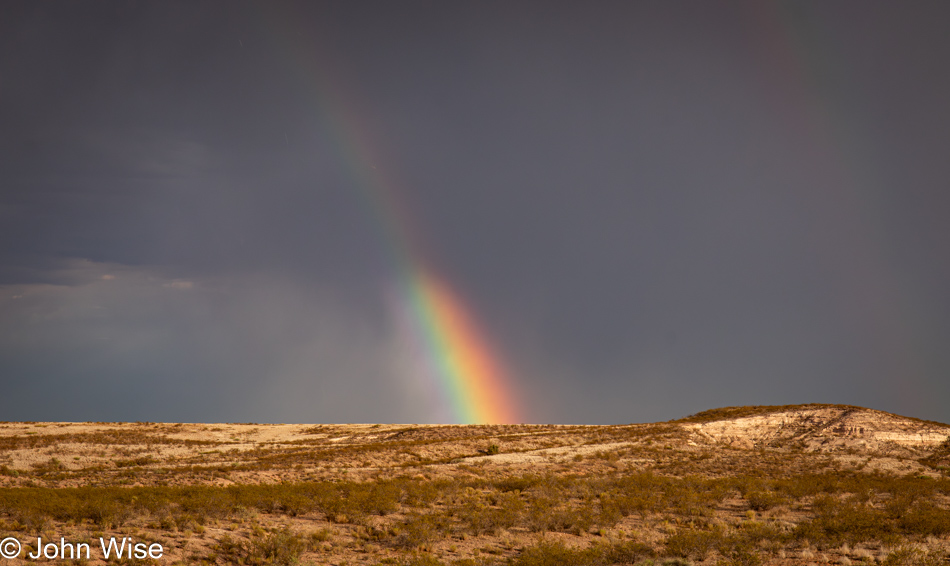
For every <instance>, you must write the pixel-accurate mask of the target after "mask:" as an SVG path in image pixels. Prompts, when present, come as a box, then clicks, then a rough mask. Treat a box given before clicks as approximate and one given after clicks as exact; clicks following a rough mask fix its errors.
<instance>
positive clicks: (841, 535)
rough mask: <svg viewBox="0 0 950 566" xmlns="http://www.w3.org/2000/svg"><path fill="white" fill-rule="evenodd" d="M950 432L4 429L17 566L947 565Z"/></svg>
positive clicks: (826, 423) (740, 410) (2, 458)
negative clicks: (149, 549)
mask: <svg viewBox="0 0 950 566" xmlns="http://www.w3.org/2000/svg"><path fill="white" fill-rule="evenodd" d="M948 439H950V426H948V425H945V424H941V423H936V422H929V421H921V420H917V419H913V418H908V417H901V416H897V415H893V414H889V413H884V412H880V411H875V410H870V409H864V408H860V407H851V406H843V405H795V406H768V407H730V408H723V409H716V410H711V411H706V412H703V413H699V414H696V415H692V416H690V417H686V418H683V419H679V420H675V421H669V422H661V423H650V424H631V425H616V426H575V425H494V426H487V425H486V426H482V425H468V426H461V425H445V426H440V425H391V424H351V425H299V424H294V425H290V424H167V423H38V422H36V423H4V424H2V425H0V447H2V453H0V464H2V466H0V474H2V475H0V484H2V487H0V513H2V520H0V530H2V534H3V537H14V538H16V539H17V540H18V541H21V542H22V544H23V554H22V555H21V557H20V558H19V559H15V560H10V561H8V563H27V562H30V560H27V559H26V558H25V557H27V556H28V555H29V554H30V553H32V554H34V555H36V553H37V550H38V549H37V548H36V547H37V546H38V545H37V539H38V538H39V539H41V540H42V541H43V542H44V543H45V542H46V541H50V540H55V541H59V540H60V538H61V537H62V538H64V539H66V540H69V541H80V542H81V541H87V542H92V541H96V540H98V539H99V538H100V537H120V538H121V537H127V538H128V539H129V540H130V541H132V540H134V541H136V542H142V543H146V544H154V543H159V544H160V545H161V546H162V548H163V553H162V556H161V557H160V558H148V557H146V558H145V559H142V560H139V559H137V558H128V557H123V558H121V559H118V560H117V559H116V558H115V557H114V556H113V557H112V558H111V559H110V560H104V559H103V557H102V556H95V555H93V556H91V557H90V559H88V560H87V559H85V558H84V557H80V558H76V559H74V560H70V559H68V556H67V559H66V560H61V559H60V560H53V561H59V562H61V563H76V564H80V563H82V564H101V563H123V564H124V563H136V564H148V563H154V564H208V565H210V564H252V565H256V564H333V565H341V566H342V565H357V564H361V565H362V564H367V565H373V564H397V565H418V566H423V565H426V566H428V565H431V566H436V565H454V566H475V565H491V564H498V565H501V564H505V565H512V566H535V565H547V564H551V565H554V564H583V565H588V564H589V565H608V564H640V565H644V566H646V565H650V564H653V565H662V564H666V565H677V564H679V565H682V564H728V565H752V564H772V565H793V564H794V565H811V564H816V565H817V564H843V565H847V564H878V563H879V564H888V565H891V564H942V563H945V562H946V556H947V550H948V549H950V539H948V535H950V510H948V509H950V479H948V478H947V470H948V469H950V468H948V466H950V440H948ZM130 544H131V543H130ZM93 554H95V553H93ZM60 558H61V557H60ZM40 560H46V559H45V558H42V557H41V558H40Z"/></svg>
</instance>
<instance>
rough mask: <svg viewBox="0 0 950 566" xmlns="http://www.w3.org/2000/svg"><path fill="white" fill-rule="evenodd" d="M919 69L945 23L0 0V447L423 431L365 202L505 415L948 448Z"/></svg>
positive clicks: (900, 13)
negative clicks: (363, 173)
mask: <svg viewBox="0 0 950 566" xmlns="http://www.w3.org/2000/svg"><path fill="white" fill-rule="evenodd" d="M948 61H950V4H948V3H946V2H930V3H928V2H922V1H921V2H912V3H908V2H865V1H861V2H835V3H828V2H791V3H773V2H766V1H763V2H757V1H749V2H716V3H709V2H685V3H681V2H676V1H668V0H664V1H662V2H629V1H620V2H551V1H544V2H536V3H530V2H512V1H507V0H506V1H502V2H364V1H352V2H333V3H330V2H327V3H313V2H308V3H302V4H296V5H295V4H283V5H278V4H276V3H273V2H266V3H264V2H261V3H258V2H244V3H239V2H231V1H228V2H185V3H178V2H164V1H163V2H136V3H129V2H96V3H77V2H70V3H62V2H45V1H28V2H4V3H2V4H0V385H2V387H3V390H2V392H0V420H67V421H75V420H95V421H113V420H133V421H134V420H147V421H202V422H208V421H238V422H248V421H255V422H438V421H442V420H446V416H445V415H446V413H445V408H444V407H443V406H440V405H441V404H443V402H441V401H440V400H439V398H438V397H437V396H434V395H433V394H432V391H431V390H430V389H431V383H430V382H427V381H426V380H425V379H422V378H420V376H418V375H416V373H415V369H414V368H417V366H418V365H417V364H416V363H415V361H414V359H413V356H415V355H417V354H416V353H414V350H413V349H412V348H411V347H410V346H409V344H408V342H407V340H406V337H405V336H404V335H403V330H402V328H403V327H402V326H400V324H399V321H398V318H399V317H398V311H399V308H398V307H399V305H397V304H394V303H398V302H399V298H398V296H395V297H394V294H393V286H394V285H395V284H396V283H395V281H396V278H397V275H398V274H396V273H394V270H393V265H391V264H390V263H389V262H387V261H386V257H387V255H386V254H387V253H388V251H387V250H388V249H389V248H391V247H392V246H393V242H387V241H386V239H387V238H396V237H397V235H396V234H395V233H394V232H393V231H392V230H391V229H389V228H387V227H386V226H381V224H384V223H383V222H381V218H380V217H379V215H378V211H376V212H374V210H373V207H372V203H371V202H370V201H372V195H373V194H374V191H388V192H389V193H388V194H390V195H391V196H392V197H393V198H395V199H396V200H397V201H398V203H399V205H400V207H401V208H402V210H403V211H404V213H405V215H404V216H403V220H404V221H405V222H406V224H407V226H405V228H406V229H407V230H411V231H412V232H413V233H414V234H415V235H416V241H415V244H414V246H416V247H417V248H424V252H423V250H422V249H417V250H415V251H416V252H418V253H419V254H422V253H424V254H425V257H426V258H427V261H428V262H429V264H430V266H431V268H432V269H433V270H435V271H436V272H437V273H438V274H440V276H442V277H444V279H445V280H446V281H447V282H448V283H449V284H450V285H451V286H452V288H453V289H454V290H455V292H456V293H457V295H458V296H459V297H460V298H461V299H462V300H463V302H464V303H465V304H466V305H467V307H468V308H469V309H470V311H471V313H473V315H474V316H475V317H477V319H478V321H479V322H480V324H481V327H482V329H483V330H484V332H485V335H486V336H487V339H488V340H489V341H490V343H491V344H493V345H494V349H495V354H496V355H497V357H498V359H499V360H502V361H503V363H504V365H505V366H506V367H507V369H508V372H509V374H510V376H509V379H510V386H511V392H512V395H516V396H517V403H518V406H519V407H520V413H521V416H522V418H523V420H524V421H525V422H564V423H629V422H648V421H656V420H666V419H671V418H677V417H681V416H685V415H688V414H691V413H695V412H697V411H700V410H704V409H709V408H713V407H718V406H725V405H745V404H787V403H804V402H823V403H847V404H854V405H862V406H869V407H872V408H876V409H883V410H886V411H891V412H896V413H900V414H905V415H909V416H916V417H921V418H927V419H934V420H940V421H943V422H950V404H948V403H947V400H948V399H950V347H948V345H950V184H948V181H950V104H948V101H950V66H948ZM354 139H356V140H361V141H357V142H354ZM360 167H363V168H365V167H375V168H377V169H373V171H375V172H376V173H375V174H377V175H378V178H379V179H381V180H382V181H380V183H379V184H386V185H387V187H381V186H376V187H374V186H368V187H367V186H366V183H365V182H364V181H360V179H359V178H358V175H357V170H358V169H359V168H360ZM361 183H362V184H363V186H360V184H361ZM370 185H372V184H371V183H370ZM367 195H369V196H367ZM383 215H384V216H385V209H384V213H383Z"/></svg>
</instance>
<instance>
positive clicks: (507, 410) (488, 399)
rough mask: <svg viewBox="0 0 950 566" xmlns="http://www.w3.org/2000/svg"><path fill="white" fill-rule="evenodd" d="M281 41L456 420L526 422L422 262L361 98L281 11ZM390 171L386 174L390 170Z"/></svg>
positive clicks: (465, 317)
mask: <svg viewBox="0 0 950 566" xmlns="http://www.w3.org/2000/svg"><path fill="white" fill-rule="evenodd" d="M278 17H279V20H280V23H279V27H280V28H282V31H283V32H284V33H280V34H279V37H280V38H281V40H282V43H284V44H285V46H286V47H287V48H288V49H289V50H290V51H291V53H292V54H293V55H294V57H295V58H296V59H297V60H298V61H299V62H300V64H301V66H302V67H303V69H304V70H305V73H304V76H305V78H306V79H307V80H308V81H309V82H310V83H311V87H312V89H313V92H314V94H315V95H316V97H317V108H318V110H319V113H320V118H321V120H322V121H323V122H324V124H325V125H326V127H327V129H328V131H329V132H330V133H331V137H332V138H333V139H334V141H335V142H336V146H337V148H338V151H339V153H340V155H341V156H342V158H343V159H344V161H345V162H346V165H347V170H348V171H349V173H350V175H351V177H352V179H353V181H354V183H353V184H354V187H355V188H356V190H357V191H358V192H359V196H360V199H361V200H362V202H363V203H364V205H365V207H366V209H367V210H368V211H369V213H370V215H371V216H372V217H373V220H374V225H375V226H376V227H377V232H378V234H377V235H378V237H379V240H380V241H381V242H382V245H383V247H384V248H385V252H386V255H387V257H388V260H389V263H390V266H391V269H392V271H393V273H394V274H395V277H396V279H397V285H396V288H397V289H398V291H397V295H398V297H397V300H398V301H399V303H400V306H401V309H400V310H402V311H403V312H404V313H406V315H407V316H406V318H407V321H406V322H407V324H405V325H404V327H405V328H408V329H409V330H410V332H411V333H412V337H411V338H412V340H413V342H414V343H415V344H416V345H417V346H418V351H419V352H421V353H422V356H423V357H424V358H425V360H424V361H425V366H426V367H427V368H428V370H429V372H428V373H430V374H431V375H433V376H435V379H434V380H433V382H434V383H433V385H434V386H435V387H436V388H437V389H438V393H439V396H440V398H441V399H442V402H443V403H445V404H446V405H447V406H448V407H449V410H450V414H451V418H452V419H453V420H454V421H455V422H457V423H463V424H503V423H517V422H520V421H521V418H520V414H521V413H520V411H519V409H518V406H517V403H516V401H515V398H516V395H515V392H514V387H513V384H512V382H511V380H510V378H509V376H508V373H507V372H506V371H505V369H504V364H503V363H502V361H501V359H500V357H499V355H498V354H497V350H496V349H495V348H493V347H492V346H491V345H490V343H489V342H488V340H487V338H486V336H485V334H484V333H483V332H482V331H481V329H480V327H479V324H478V323H477V321H476V319H475V316H474V314H473V312H472V309H470V308H468V307H467V306H466V303H465V301H463V300H462V298H461V296H460V294H459V293H458V292H456V291H455V290H454V289H453V287H452V285H451V284H450V283H449V282H448V278H447V277H445V276H444V275H442V274H439V273H438V271H437V270H436V269H435V268H434V267H433V266H432V262H431V261H426V260H425V259H424V257H425V255H426V254H424V253H423V246H422V244H421V242H422V239H421V238H420V237H419V236H418V235H417V234H416V233H415V232H414V231H413V227H414V226H415V225H416V223H414V222H412V221H411V220H410V218H411V216H410V215H409V213H408V211H407V210H406V207H405V205H404V202H405V199H400V198H398V194H399V191H398V186H399V183H398V182H397V181H396V179H395V176H394V175H393V174H392V172H391V171H392V170H394V168H392V167H387V166H385V165H384V163H383V159H382V154H381V152H379V151H377V150H376V149H375V146H374V144H373V143H372V142H373V141H374V140H376V139H378V137H377V136H373V135H370V131H371V130H370V128H369V127H368V120H367V119H366V116H367V114H368V113H367V111H366V108H365V105H364V106H361V105H359V104H356V102H355V101H356V96H355V94H354V93H352V92H349V91H348V90H347V89H346V88H345V87H344V84H345V82H344V81H342V80H340V79H339V73H334V72H333V71H332V65H331V64H330V62H329V61H327V60H322V59H321V54H322V53H323V51H322V50H320V49H319V48H318V46H316V45H315V44H311V43H309V42H308V38H309V37H310V36H311V34H309V33H307V32H305V31H304V30H298V29H287V28H288V26H290V27H291V28H292V27H293V22H295V21H299V20H298V19H296V18H293V17H292V16H291V15H288V14H282V15H280V16H278ZM386 171H389V173H385V172H386Z"/></svg>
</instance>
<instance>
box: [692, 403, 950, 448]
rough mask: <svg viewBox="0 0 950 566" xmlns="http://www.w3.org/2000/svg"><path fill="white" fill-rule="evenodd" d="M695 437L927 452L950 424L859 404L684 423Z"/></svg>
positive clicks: (730, 442)
mask: <svg viewBox="0 0 950 566" xmlns="http://www.w3.org/2000/svg"><path fill="white" fill-rule="evenodd" d="M683 427H684V428H685V429H686V430H688V431H689V432H690V433H691V434H692V436H693V441H694V442H705V443H713V444H719V445H723V444H724V445H727V446H731V447H735V448H746V449H751V448H757V447H771V448H782V447H787V448H797V449H803V450H805V451H812V452H832V451H834V452H837V451H858V452H873V453H880V452H884V453H890V452H894V451H901V452H907V453H909V454H908V455H910V454H919V455H921V456H922V455H926V454H928V453H930V452H932V451H933V450H934V449H936V448H937V447H939V446H940V445H942V444H943V443H944V442H946V441H947V439H948V438H950V426H948V425H942V424H939V423H932V422H927V421H921V420H917V419H912V418H907V417H901V416H899V415H893V414H890V413H885V412H883V411H875V410H873V409H861V408H857V407H842V406H834V405H830V406H829V405H802V406H800V407H798V408H794V409H785V410H781V411H776V412H766V413H764V414H759V415H753V416H745V417H739V418H726V419H722V420H715V421H711V422H703V423H684V424H683Z"/></svg>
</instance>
